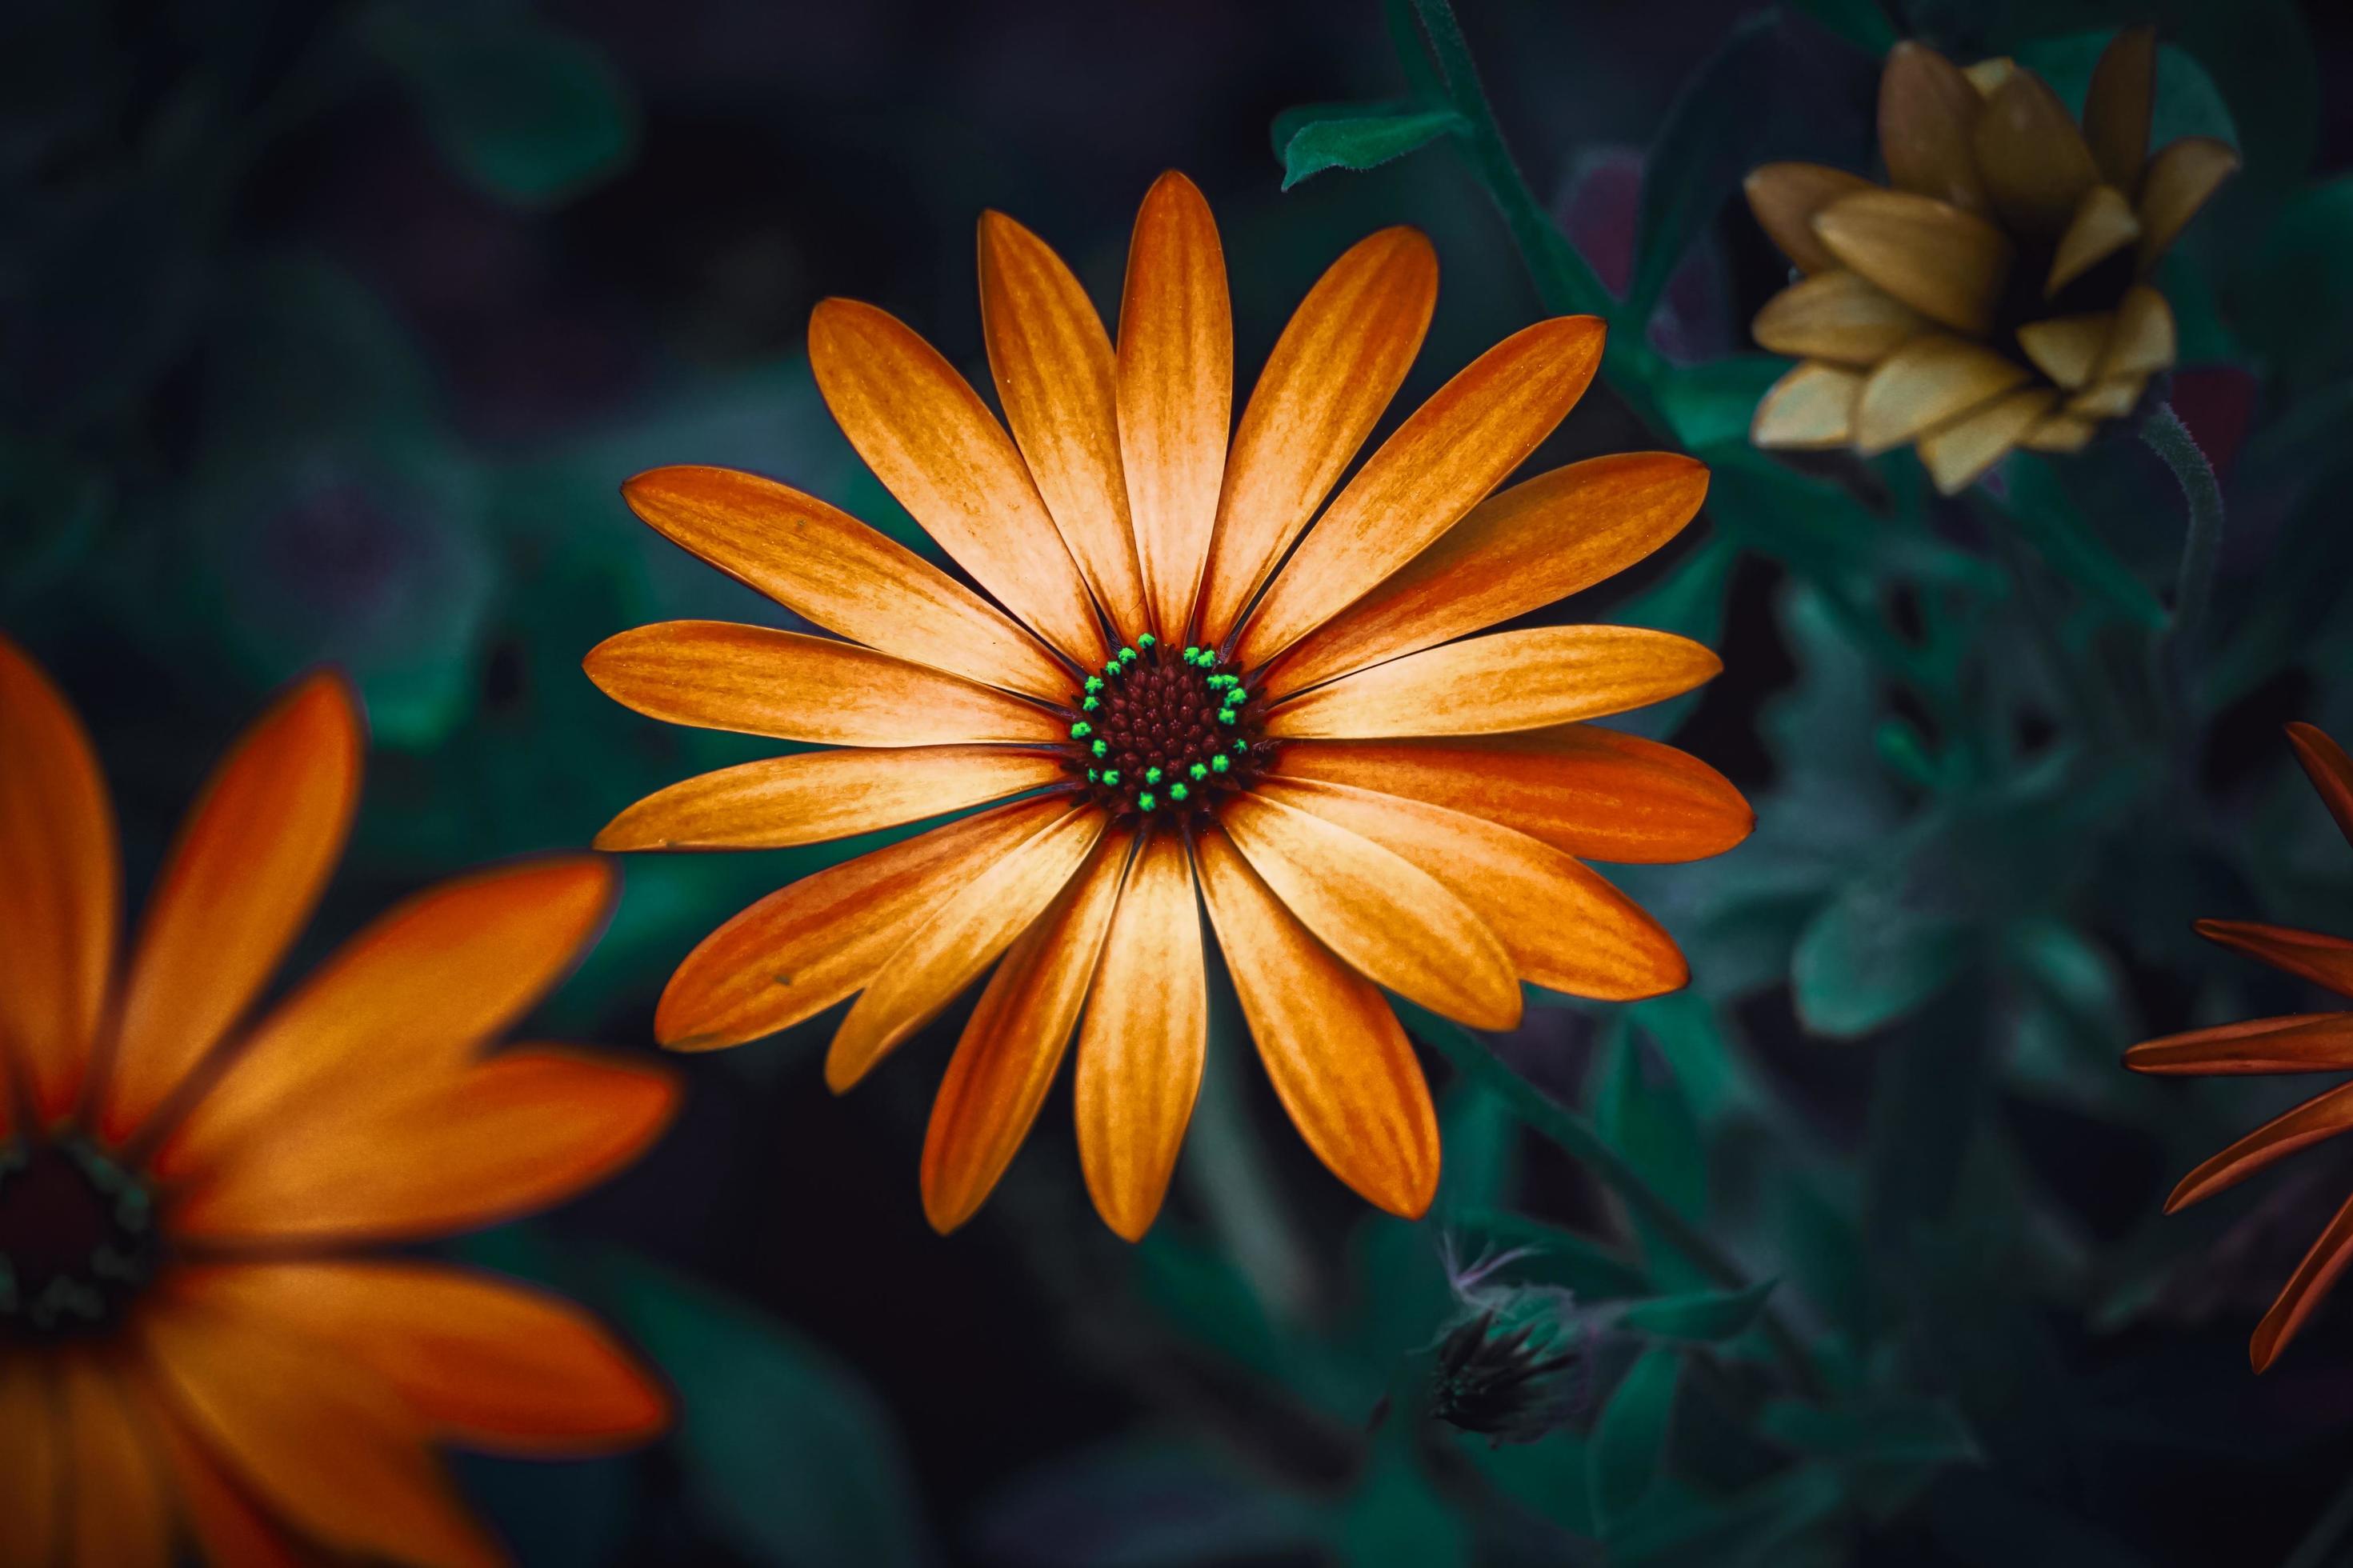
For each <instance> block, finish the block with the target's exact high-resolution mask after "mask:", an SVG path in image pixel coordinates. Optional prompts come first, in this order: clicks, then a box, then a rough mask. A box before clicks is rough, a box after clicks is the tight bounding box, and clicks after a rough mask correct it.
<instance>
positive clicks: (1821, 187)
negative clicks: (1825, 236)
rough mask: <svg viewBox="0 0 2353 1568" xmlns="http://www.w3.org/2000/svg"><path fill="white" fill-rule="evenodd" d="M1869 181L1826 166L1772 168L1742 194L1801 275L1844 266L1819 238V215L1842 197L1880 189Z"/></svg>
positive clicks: (1756, 172)
mask: <svg viewBox="0 0 2353 1568" xmlns="http://www.w3.org/2000/svg"><path fill="white" fill-rule="evenodd" d="M1877 188H1878V187H1876V186H1874V185H1873V184H1872V183H1871V182H1870V181H1869V180H1866V179H1864V178H1863V177H1862V175H1860V174H1848V173H1847V172H1846V171H1845V170H1844V169H1833V168H1830V167H1828V166H1827V165H1824V164H1821V163H1767V164H1765V165H1763V166H1762V167H1760V168H1757V169H1753V170H1751V171H1750V172H1749V174H1748V178H1747V180H1746V182H1745V183H1744V184H1743V185H1742V189H1743V191H1745V192H1746V195H1747V197H1748V210H1749V211H1751V212H1753V213H1755V214H1756V215H1757V224H1758V225H1759V226H1761V227H1762V228H1763V229H1764V230H1765V236H1766V237H1767V238H1768V239H1770V240H1771V241H1772V242H1773V243H1774V244H1775V245H1777V246H1778V247H1780V250H1781V254H1782V255H1784V256H1786V257H1788V258H1789V260H1790V261H1791V262H1792V263H1793V264H1795V266H1796V267H1797V268H1798V270H1799V271H1800V272H1826V271H1828V270H1829V269H1830V268H1833V267H1836V266H1838V265H1839V259H1838V258H1837V257H1835V256H1833V255H1831V250H1830V247H1828V246H1826V245H1824V244H1823V243H1822V242H1821V241H1820V239H1819V238H1818V237H1816V236H1815V234H1814V215H1815V214H1816V213H1818V212H1820V211H1821V210H1822V209H1823V208H1824V207H1826V206H1828V205H1831V203H1832V202H1834V201H1837V200H1838V199H1839V198H1841V196H1851V195H1854V194H1855V193H1856V192H1857V191H1869V190H1875V189H1877Z"/></svg>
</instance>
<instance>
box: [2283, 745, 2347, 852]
mask: <svg viewBox="0 0 2353 1568" xmlns="http://www.w3.org/2000/svg"><path fill="white" fill-rule="evenodd" d="M2287 743H2288V744H2289V745H2291V746H2293V747H2295V760H2296V761H2297V762H2299V763H2303V764H2304V772H2305V776H2306V778H2309V779H2310V780H2311V781H2312V787H2313V788H2314V789H2316V790H2317V791H2318V792H2319V793H2320V801H2321V804H2322V805H2326V806H2327V807H2328V815H2329V816H2333V817H2335V818H2336V819H2337V826H2338V827H2339V828H2340V829H2342V830H2343V832H2344V834H2345V838H2346V842H2348V843H2353V757H2348V756H2347V755H2346V754H2345V748H2344V747H2342V746H2340V745H2338V744H2337V742H2335V741H2332V740H2330V739H2329V738H2328V735H2327V731H2323V730H2322V729H2321V728H2320V727H2319V726H2318V725H2316V724H2306V723H2301V722H2298V723H2294V724H2290V725H2289V726H2288V727H2287Z"/></svg>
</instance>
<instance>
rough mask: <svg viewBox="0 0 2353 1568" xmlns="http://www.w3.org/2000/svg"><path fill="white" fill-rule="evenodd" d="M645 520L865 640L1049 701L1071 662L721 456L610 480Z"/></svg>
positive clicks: (921, 566)
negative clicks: (707, 464) (722, 464)
mask: <svg viewBox="0 0 2353 1568" xmlns="http://www.w3.org/2000/svg"><path fill="white" fill-rule="evenodd" d="M621 495H622V497H623V499H624V500H628V503H629V509H630V510H633V511H635V512H636V513H637V514H638V516H639V517H640V518H643V519H644V520H645V521H646V522H647V523H648V525H649V526H650V527H652V528H654V529H656V530H658V531H660V532H661V533H662V534H663V535H665V536H666V537H668V538H669V539H670V540H671V541H672V542H675V543H677V544H678V545H680V546H681V548H683V549H687V550H691V551H692V552H694V553H695V554H697V555H700V556H702V558H703V559H704V560H705V561H708V562H710V563H712V565H713V566H716V567H718V568H719V569H720V570H721V571H723V572H725V573H728V574H731V575H733V576H735V577H737V578H740V579H742V580H743V581H744V582H745V583H748V584H751V585H752V586H753V587H754V588H757V589H758V590H760V592H762V593H763V594H765V595H768V597H770V598H772V599H774V600H776V603H778V604H780V605H784V606H785V608H786V609H788V610H790V611H792V612H793V613H794V614H795V615H797V616H803V617H805V618H806V619H808V620H810V621H814V622H815V623H817V624H818V626H823V627H824V628H825V629H826V630H828V631H829V632H838V633H839V634H840V635H841V636H843V637H849V638H851V639H853V640H854V641H857V642H861V643H864V644H865V645H866V646H867V647H872V648H880V649H881V651H882V652H884V653H894V654H897V655H898V656H899V657H900V658H904V659H908V660H911V661H913V662H914V663H916V664H921V665H926V666H929V667H930V668H934V669H944V670H946V671H948V672H949V673H950V674H952V675H961V676H964V677H965V679H971V680H979V681H985V682H987V684H989V685H991V686H1002V687H1004V688H1005V689H1008V690H1009V691H1021V692H1026V693H1028V694H1029V695H1030V696H1032V697H1043V698H1045V699H1047V700H1049V701H1060V700H1063V699H1065V698H1067V697H1068V696H1069V695H1070V692H1071V672H1070V670H1069V668H1067V667H1066V666H1064V665H1063V664H1062V663H1061V661H1060V660H1059V659H1057V658H1055V657H1054V656H1053V655H1052V654H1050V653H1049V652H1047V651H1046V647H1045V645H1044V644H1042V643H1040V642H1039V640H1038V639H1037V638H1036V637H1031V636H1030V635H1029V633H1028V632H1027V631H1025V630H1024V629H1022V627H1021V626H1018V625H1017V624H1016V623H1015V622H1014V621H1013V619H1012V618H1011V617H1010V616H1007V615H1006V614H1005V612H1004V611H1002V610H1000V609H998V608H997V606H996V605H992V604H989V603H988V602H987V600H985V599H983V598H982V597H981V596H980V595H977V594H976V593H974V592H973V591H972V590H971V589H969V588H967V587H965V585H964V584H961V583H958V582H957V581H955V579H954V578H952V577H950V576H949V575H948V574H946V573H944V572H943V571H941V570H940V569H939V568H938V567H936V566H934V565H933V564H932V563H930V562H928V561H925V560H923V559H922V558H921V557H920V556H918V555H916V554H915V553H914V552H913V551H911V550H908V549H907V548H905V547H904V546H903V545H900V544H898V543H895V542H892V541H891V540H888V539H885V538H883V537H882V535H881V534H879V533H877V532H875V531H873V530H872V529H871V528H869V527H867V526H866V525H865V524H864V523H862V522H860V521H858V520H857V519H856V518H854V517H852V516H850V515H849V513H848V512H845V511H841V510H838V509H836V508H833V507H830V506H828V505H826V503H825V502H823V501H821V500H818V499H817V498H816V497H814V496H806V495H803V494H801V492H800V491H798V490H797V489H789V488H788V487H786V486H784V485H780V484H778V483H776V481H775V480H774V479H762V478H760V476H758V475H757V474H745V473H739V472H737V471H736V470H735V469H733V468H697V467H692V466H681V467H677V468H652V469H649V470H648V471H647V472H645V473H642V474H639V475H638V477H637V478H635V479H631V480H629V482H628V483H627V484H625V485H623V486H622V487H621Z"/></svg>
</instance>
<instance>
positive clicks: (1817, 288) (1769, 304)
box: [1750, 268, 1933, 366]
mask: <svg viewBox="0 0 2353 1568" xmlns="http://www.w3.org/2000/svg"><path fill="white" fill-rule="evenodd" d="M1932 330H1933V328H1932V327H1931V324H1930V322H1929V321H1928V318H1927V317H1926V316H1924V315H1922V314H1921V313H1920V312H1919V311H1917V310H1914V309H1913V308H1912V307H1911V306H1909V305H1906V304H1905V303H1904V302H1903V301H1902V300H1897V299H1895V298H1894V296H1892V295H1889V294H1886V293H1883V292H1882V291H1881V290H1880V289H1878V288H1877V287H1876V286H1875V285H1873V284H1872V283H1869V282H1867V281H1865V280H1864V279H1863V278H1862V274H1860V273H1856V272H1848V271H1846V270H1844V269H1843V268H1838V269H1833V270H1831V271H1828V272H1817V273H1815V274H1814V275H1813V276H1812V277H1810V278H1803V279H1799V280H1798V281H1797V282H1795V283H1792V284H1790V285H1789V286H1788V288H1787V289H1782V290H1781V291H1780V292H1779V293H1778V294H1776V295H1774V296H1773V297H1772V298H1771V299H1770V300H1767V301H1765V308H1764V309H1763V310H1759V311H1757V320H1756V321H1755V323H1754V324H1753V325H1752V326H1751V328H1750V331H1751V332H1752V333H1753V334H1754V335H1755V337H1756V339H1757V346H1758V347H1760V348H1766V349H1770V350H1771V351H1772V352H1773V353H1777V354H1788V355H1789V356H1790V357H1791V358H1793V359H1815V360H1827V361H1829V362H1830V363H1832V364H1848V365H1862V366H1869V365H1873V364H1877V363H1879V362H1880V361H1881V360H1883V359H1884V358H1886V357H1887V356H1888V355H1889V354H1890V353H1894V351H1895V350H1896V349H1898V348H1901V347H1902V346H1903V345H1904V344H1905V343H1906V342H1910V341H1911V340H1912V339H1914V338H1915V337H1918V336H1919V335H1920V334H1921V333H1922V332H1925V331H1932Z"/></svg>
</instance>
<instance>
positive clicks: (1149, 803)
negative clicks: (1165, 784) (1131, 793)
mask: <svg viewBox="0 0 2353 1568" xmlns="http://www.w3.org/2000/svg"><path fill="white" fill-rule="evenodd" d="M1135 804H1136V805H1137V807H1138V808H1139V809H1141V810H1145V811H1157V810H1159V809H1160V797H1159V796H1158V795H1154V794H1153V793H1152V792H1151V791H1150V790H1145V792H1144V793H1143V794H1142V795H1137V796H1136V797H1135Z"/></svg>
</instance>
